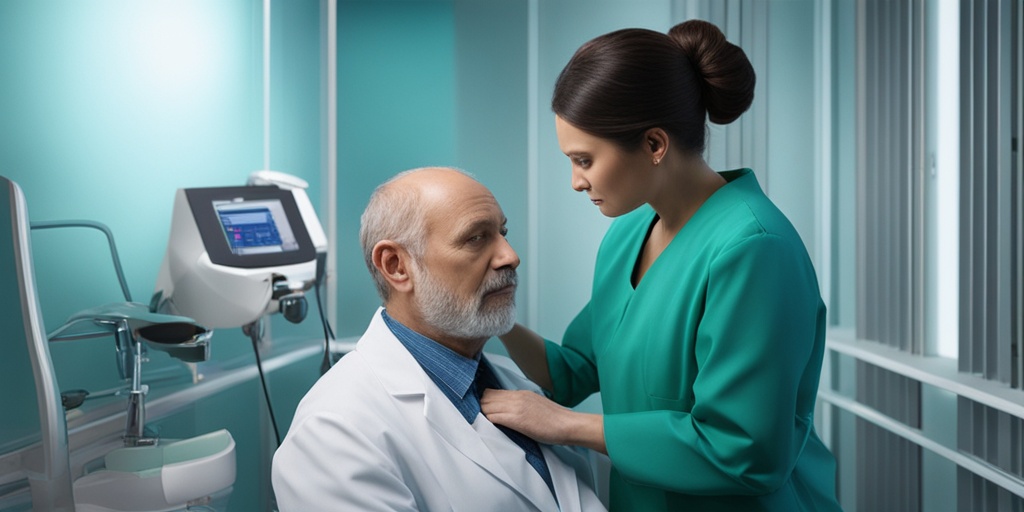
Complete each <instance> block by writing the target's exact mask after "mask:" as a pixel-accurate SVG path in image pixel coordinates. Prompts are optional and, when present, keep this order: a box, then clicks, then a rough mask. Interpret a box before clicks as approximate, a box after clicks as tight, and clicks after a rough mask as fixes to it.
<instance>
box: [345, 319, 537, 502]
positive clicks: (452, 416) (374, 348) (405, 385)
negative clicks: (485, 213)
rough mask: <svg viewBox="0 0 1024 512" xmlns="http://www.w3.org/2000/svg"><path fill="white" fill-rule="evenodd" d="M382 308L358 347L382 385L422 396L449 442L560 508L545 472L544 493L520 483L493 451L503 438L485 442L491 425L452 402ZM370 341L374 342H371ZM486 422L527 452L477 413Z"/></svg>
mask: <svg viewBox="0 0 1024 512" xmlns="http://www.w3.org/2000/svg"><path fill="white" fill-rule="evenodd" d="M380 312H381V310H378V311H377V314H376V315H374V318H373V320H372V321H371V322H370V326H369V327H368V328H367V331H366V334H365V335H364V336H363V340H365V342H364V341H362V340H361V341H360V343H359V344H358V346H357V348H356V350H358V351H359V352H360V353H361V354H362V355H363V357H365V358H366V360H367V361H368V362H369V364H371V365H372V367H373V369H374V373H376V374H377V376H378V377H379V378H380V380H381V384H382V385H383V386H384V388H385V389H387V391H388V393H389V394H391V395H392V396H393V397H395V398H396V399H397V398H401V397H404V398H406V399H409V398H414V397H417V396H419V397H421V399H422V401H423V415H424V417H425V419H426V421H427V423H428V424H429V425H430V426H431V428H433V430H434V431H435V432H436V433H437V434H438V435H439V436H440V437H442V438H443V439H444V440H445V441H446V442H447V443H448V444H450V445H451V446H452V447H453V448H455V449H456V450H458V451H459V452H460V453H462V454H463V455H465V456H466V457H467V458H469V459H470V460H472V461H473V462H474V463H476V464H477V465H479V466H480V467H481V468H483V469H484V470H485V471H487V472H488V473H490V474H491V475H493V476H494V477H495V478H497V479H498V480H500V481H501V482H503V483H505V484H506V485H508V486H509V487H511V488H512V489H513V490H515V491H516V492H517V493H518V494H520V495H522V496H523V498H524V500H527V501H529V502H530V503H532V504H533V505H534V506H535V507H537V508H538V509H541V510H553V509H555V508H556V507H555V504H554V499H553V498H551V492H550V491H548V488H547V485H546V484H544V480H543V479H542V478H540V476H539V475H537V481H539V482H540V485H541V487H542V490H543V494H538V493H537V492H536V490H533V489H526V488H524V487H523V486H521V485H520V484H519V483H518V482H517V479H516V478H513V476H512V475H510V474H509V473H508V471H506V468H505V467H504V466H503V465H502V464H501V462H499V460H498V458H497V457H496V456H495V452H493V451H492V447H491V446H493V444H494V443H496V442H497V439H496V438H494V436H493V435H490V434H489V435H488V436H486V437H488V438H489V440H488V441H487V442H485V441H484V438H485V436H484V435H482V434H481V432H480V431H479V430H484V431H486V429H474V427H473V426H472V425H470V424H469V423H467V422H466V419H465V418H463V417H462V414H460V413H459V411H458V410H457V409H455V407H454V406H452V404H451V402H450V401H449V400H448V397H446V396H445V395H444V393H442V392H441V390H440V389H438V388H437V385H435V384H434V382H433V381H432V380H430V377H429V376H428V375H427V374H426V372H424V371H423V368H421V367H420V365H419V363H417V362H416V359H415V358H413V357H412V354H410V353H409V351H408V350H406V348H405V347H404V346H403V345H402V343H401V342H400V341H398V339H397V338H395V336H394V334H393V333H392V332H391V330H390V329H388V327H387V324H385V323H384V320H383V318H382V317H381V315H380ZM370 340H373V341H372V342H369V341H370ZM481 422H485V423H486V424H487V425H488V426H489V427H490V430H493V431H494V432H497V433H498V434H499V435H501V436H502V437H503V438H504V441H506V443H505V444H506V445H511V446H512V447H514V448H516V449H517V450H519V452H522V450H521V449H519V447H518V446H516V445H515V443H513V442H512V441H511V440H509V439H508V438H507V437H506V436H505V435H504V434H502V433H501V431H499V430H498V429H497V427H494V425H493V424H491V423H490V422H489V421H487V420H486V418H482V417H477V420H476V422H475V424H477V423H481ZM498 453H499V454H501V453H502V452H500V451H499V452H498ZM517 456H518V457H519V458H520V459H522V458H523V455H522V453H518V454H517ZM511 460H519V459H511ZM522 465H523V466H525V467H526V468H527V469H529V470H530V471H531V472H533V473H536V471H534V470H533V468H532V467H530V466H529V464H527V463H525V460H524V462H523V464H522ZM520 480H522V479H520ZM527 481H528V480H527ZM544 495H546V496H547V498H548V500H549V501H550V505H548V504H547V502H544V501H543V499H542V498H543V497H544ZM538 501H540V503H538Z"/></svg>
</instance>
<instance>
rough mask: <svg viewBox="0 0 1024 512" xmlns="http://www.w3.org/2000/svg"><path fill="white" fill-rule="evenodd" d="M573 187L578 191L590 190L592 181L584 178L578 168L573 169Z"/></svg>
mask: <svg viewBox="0 0 1024 512" xmlns="http://www.w3.org/2000/svg"><path fill="white" fill-rule="evenodd" d="M572 189H573V190H575V191H576V192H585V191H587V190H590V183H587V180H585V179H584V178H583V175H582V173H580V172H579V171H577V170H576V169H573V170H572Z"/></svg>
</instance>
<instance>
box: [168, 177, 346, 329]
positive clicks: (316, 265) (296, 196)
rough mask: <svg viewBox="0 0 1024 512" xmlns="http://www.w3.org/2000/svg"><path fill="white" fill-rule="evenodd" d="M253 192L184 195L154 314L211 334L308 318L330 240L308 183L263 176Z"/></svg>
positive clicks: (177, 201)
mask: <svg viewBox="0 0 1024 512" xmlns="http://www.w3.org/2000/svg"><path fill="white" fill-rule="evenodd" d="M249 183H250V184H251V185H252V186H244V187H213V188H188V189H179V190H178V191H177V193H176V194H175V198H174V210H173V216H172V218H171V233H170V238H169V240H168V243H167V251H166V253H165V255H164V260H163V263H162V264H161V266H160V272H159V274H158V275H157V282H156V290H155V291H154V295H153V300H152V302H151V304H150V309H151V310H153V311H155V312H160V313H166V314H174V315H182V316H187V317H190V318H193V319H195V320H196V321H197V322H198V323H200V324H202V325H204V326H206V327H209V328H229V327H241V326H245V325H249V324H251V323H253V322H255V321H256V320H258V319H259V318H260V317H262V316H263V315H266V314H271V313H276V312H281V313H282V314H284V316H285V318H287V319H288V320H290V321H292V322H296V323H297V322H300V321H302V319H303V318H305V315H306V310H307V306H306V300H305V296H304V293H305V291H306V290H309V289H310V288H311V287H312V286H313V285H314V284H315V283H316V281H317V279H319V277H320V276H321V274H322V270H321V269H322V268H323V264H324V260H325V257H326V252H327V237H326V235H325V234H324V232H323V228H322V227H321V226H320V222H319V220H318V219H317V217H316V213H315V212H314V210H313V206H312V204H311V203H310V201H309V197H308V196H307V195H306V192H305V188H306V186H307V184H306V182H305V181H303V180H301V179H299V178H296V177H294V176H290V175H287V174H283V173H279V172H274V171H257V172H255V173H253V174H252V175H251V176H250V178H249Z"/></svg>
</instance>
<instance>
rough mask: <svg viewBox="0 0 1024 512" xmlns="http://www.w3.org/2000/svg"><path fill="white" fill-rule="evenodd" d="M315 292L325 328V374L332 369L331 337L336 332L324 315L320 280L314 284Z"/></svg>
mask: <svg viewBox="0 0 1024 512" xmlns="http://www.w3.org/2000/svg"><path fill="white" fill-rule="evenodd" d="M313 293H314V295H316V309H317V311H319V312H320V325H321V327H323V328H324V358H323V360H321V361H320V375H323V374H325V373H327V370H330V369H331V339H333V338H334V332H332V331H331V325H330V323H329V322H328V321H327V317H326V316H325V315H324V306H323V303H322V302H321V301H320V280H317V281H316V283H315V284H314V285H313Z"/></svg>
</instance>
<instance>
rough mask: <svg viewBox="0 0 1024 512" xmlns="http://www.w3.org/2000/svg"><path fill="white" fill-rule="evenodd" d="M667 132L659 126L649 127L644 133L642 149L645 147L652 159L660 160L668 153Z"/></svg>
mask: <svg viewBox="0 0 1024 512" xmlns="http://www.w3.org/2000/svg"><path fill="white" fill-rule="evenodd" d="M668 144H669V137H668V133H667V132H666V131H665V130H663V129H661V128H651V129H649V130H647V131H646V132H645V133H644V149H646V150H647V151H648V152H649V153H650V155H651V158H652V159H653V160H658V161H661V160H663V159H664V158H665V153H668Z"/></svg>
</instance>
